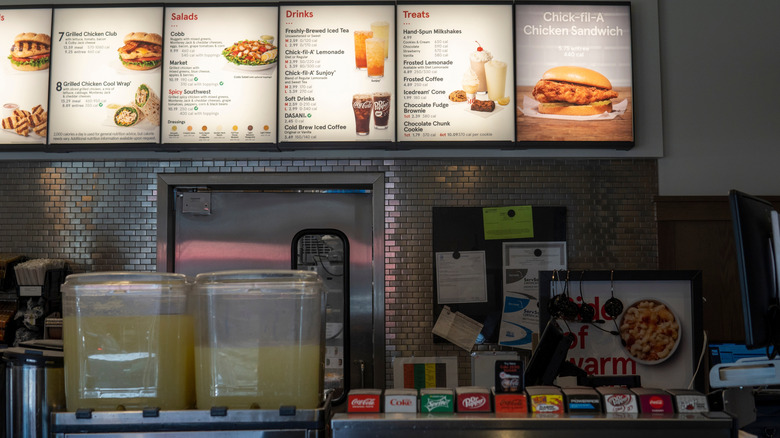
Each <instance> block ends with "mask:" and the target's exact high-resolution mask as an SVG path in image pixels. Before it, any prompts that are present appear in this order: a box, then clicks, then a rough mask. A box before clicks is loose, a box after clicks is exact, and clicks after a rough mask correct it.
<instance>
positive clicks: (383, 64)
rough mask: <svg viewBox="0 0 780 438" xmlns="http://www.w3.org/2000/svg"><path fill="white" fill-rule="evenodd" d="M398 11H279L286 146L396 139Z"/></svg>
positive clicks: (374, 7)
mask: <svg viewBox="0 0 780 438" xmlns="http://www.w3.org/2000/svg"><path fill="white" fill-rule="evenodd" d="M394 12H395V8H394V6H393V5H392V4H387V5H383V4H374V5H370V6H369V5H360V4H350V5H327V6H315V5H311V4H306V5H300V6H282V7H281V8H280V22H281V25H280V30H279V38H280V42H279V47H280V50H281V53H280V58H279V62H280V67H281V68H280V72H279V74H280V75H281V77H280V80H279V119H280V120H279V132H280V136H279V143H280V148H282V149H283V148H285V147H286V146H285V144H284V143H292V142H304V143H306V142H313V143H316V142H335V141H340V142H352V143H354V142H365V141H372V142H373V141H375V142H392V141H394V140H395V123H396V122H395V113H394V111H393V108H394V106H395V99H396V96H395V95H394V94H395V93H394V91H395V39H396V38H395V23H394ZM287 147H289V146H287ZM360 147H367V146H366V145H365V144H362V145H361V146H360Z"/></svg>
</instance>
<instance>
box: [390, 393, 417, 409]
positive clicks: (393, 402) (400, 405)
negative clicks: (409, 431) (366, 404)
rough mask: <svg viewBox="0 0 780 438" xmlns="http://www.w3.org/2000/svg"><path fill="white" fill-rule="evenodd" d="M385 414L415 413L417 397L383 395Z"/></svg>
mask: <svg viewBox="0 0 780 438" xmlns="http://www.w3.org/2000/svg"><path fill="white" fill-rule="evenodd" d="M385 412H417V397H416V396H408V395H385Z"/></svg>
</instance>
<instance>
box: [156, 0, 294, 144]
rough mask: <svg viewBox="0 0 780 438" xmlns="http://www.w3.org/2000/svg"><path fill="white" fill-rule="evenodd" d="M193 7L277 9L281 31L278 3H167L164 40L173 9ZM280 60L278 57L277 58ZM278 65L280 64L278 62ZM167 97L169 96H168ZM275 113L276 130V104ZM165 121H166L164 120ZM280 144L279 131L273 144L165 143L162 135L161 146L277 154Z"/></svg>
mask: <svg viewBox="0 0 780 438" xmlns="http://www.w3.org/2000/svg"><path fill="white" fill-rule="evenodd" d="M188 7H191V8H193V9H208V8H275V9H276V24H277V29H276V32H277V34H278V31H279V20H280V17H279V4H278V3H257V2H253V3H202V4H201V3H166V4H165V5H164V11H163V33H164V34H165V35H164V36H163V38H165V37H167V36H172V35H171V32H172V31H171V29H169V28H167V27H166V25H167V22H168V20H167V17H168V16H169V11H170V10H171V9H174V8H175V9H181V8H188ZM276 38H277V39H278V38H279V36H278V35H276ZM276 45H277V48H278V47H279V44H278V41H277V44H276ZM167 50H168V47H167V46H165V47H163V62H164V66H163V77H162V83H163V85H165V83H166V77H165V74H166V73H167V67H168V66H169V62H166V61H165V55H166V52H167ZM277 59H278V56H277ZM277 64H278V62H277ZM275 68H276V69H277V73H276V82H275V86H276V90H275V93H274V94H275V96H276V100H278V98H279V95H278V90H279V70H278V66H277V67H275ZM166 96H167V95H166ZM166 96H163V103H165V101H166V99H167V97H166ZM273 111H274V115H275V118H276V120H274V129H275V130H276V129H277V127H278V118H279V114H278V111H277V108H276V103H274V105H273ZM166 113H167V111H166V110H165V109H163V115H166ZM163 120H165V119H163ZM162 129H165V127H163V126H161V130H162ZM278 144H279V132H278V130H276V131H275V133H274V141H272V142H268V141H265V142H194V143H193V142H189V143H185V142H167V143H166V141H165V138H164V136H163V135H162V133H161V135H160V146H161V149H162V150H163V151H166V152H170V151H172V150H176V149H184V150H188V151H189V150H198V151H211V150H231V151H244V150H250V151H266V152H268V151H270V152H277V151H278V150H279V149H278Z"/></svg>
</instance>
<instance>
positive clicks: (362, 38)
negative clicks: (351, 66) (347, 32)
mask: <svg viewBox="0 0 780 438" xmlns="http://www.w3.org/2000/svg"><path fill="white" fill-rule="evenodd" d="M372 36H374V32H371V31H370V30H356V31H355V68H357V69H358V70H365V69H366V67H367V65H366V40H367V39H369V38H371V37H372Z"/></svg>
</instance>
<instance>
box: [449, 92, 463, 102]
mask: <svg viewBox="0 0 780 438" xmlns="http://www.w3.org/2000/svg"><path fill="white" fill-rule="evenodd" d="M450 100H451V101H453V102H465V101H466V92H465V91H463V90H457V91H453V92H452V93H450Z"/></svg>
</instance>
